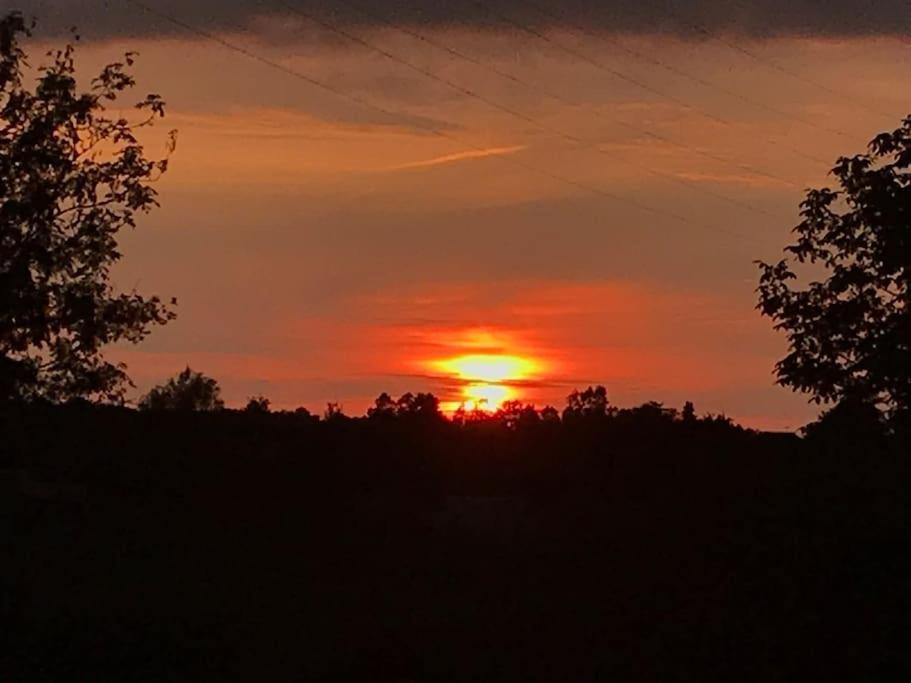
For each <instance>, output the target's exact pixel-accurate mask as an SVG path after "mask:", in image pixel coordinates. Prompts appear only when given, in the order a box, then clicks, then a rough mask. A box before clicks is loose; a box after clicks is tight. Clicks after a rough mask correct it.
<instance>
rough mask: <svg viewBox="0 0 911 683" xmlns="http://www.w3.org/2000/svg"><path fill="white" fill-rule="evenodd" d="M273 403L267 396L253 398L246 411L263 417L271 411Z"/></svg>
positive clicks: (248, 402)
mask: <svg viewBox="0 0 911 683" xmlns="http://www.w3.org/2000/svg"><path fill="white" fill-rule="evenodd" d="M271 405H272V402H271V401H270V400H269V399H268V398H266V397H265V396H251V397H250V400H249V401H247V405H246V407H245V408H244V410H245V411H246V412H248V413H254V414H259V415H263V414H265V413H268V412H269V411H270V407H271Z"/></svg>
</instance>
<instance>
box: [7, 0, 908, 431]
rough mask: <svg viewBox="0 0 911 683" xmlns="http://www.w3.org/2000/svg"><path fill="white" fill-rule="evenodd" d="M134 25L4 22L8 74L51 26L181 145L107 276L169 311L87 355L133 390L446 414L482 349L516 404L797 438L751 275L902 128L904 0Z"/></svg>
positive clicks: (177, 11) (165, 19)
mask: <svg viewBox="0 0 911 683" xmlns="http://www.w3.org/2000/svg"><path fill="white" fill-rule="evenodd" d="M141 4H144V5H146V6H147V7H148V8H149V9H151V10H152V11H151V12H150V11H148V10H144V9H143V8H142V7H141V6H140V4H134V3H133V2H130V1H129V0H117V1H116V2H103V1H102V0H69V1H67V0H35V1H33V2H26V3H25V5H24V6H23V7H22V9H23V10H24V11H25V12H26V13H28V14H33V15H34V16H35V17H36V18H37V19H38V20H39V27H38V31H37V33H36V37H35V39H34V42H33V43H32V46H31V48H30V52H31V54H32V55H33V58H32V62H33V63H34V62H36V61H37V54H39V51H40V50H43V49H44V48H46V47H49V46H50V45H52V44H56V43H59V42H60V41H62V40H65V32H64V30H63V29H64V28H65V27H67V26H69V25H76V26H78V28H79V30H80V33H81V35H82V41H81V48H80V52H79V64H80V69H82V70H83V72H84V73H85V74H86V75H89V74H91V73H92V72H94V71H97V70H98V69H99V68H100V66H101V65H103V64H104V63H106V62H109V61H113V60H116V59H118V58H119V57H120V55H121V54H122V53H123V52H125V51H127V50H136V51H137V52H139V53H140V57H139V61H138V63H137V72H136V73H137V76H138V80H139V87H138V91H139V92H137V93H136V97H137V99H138V97H139V96H140V94H144V93H145V92H149V91H152V92H157V93H160V94H161V95H162V96H163V97H164V98H165V99H166V101H167V102H168V104H169V109H168V116H167V118H166V119H165V120H164V122H163V123H162V124H161V125H160V126H159V127H158V128H156V129H155V131H153V132H154V133H155V134H154V135H152V136H150V137H148V145H149V149H150V151H155V150H156V149H158V148H159V147H160V149H161V150H162V151H163V150H164V146H165V134H166V132H167V131H168V130H169V129H170V128H176V129H178V131H179V143H178V148H177V151H176V153H175V154H174V156H173V158H172V164H171V170H170V171H169V173H168V174H167V175H166V176H165V178H164V179H163V180H162V181H161V182H160V184H159V187H158V189H159V191H160V200H161V203H162V208H161V209H160V210H158V211H156V212H155V213H153V214H152V215H150V216H148V217H146V218H144V219H143V220H142V221H141V222H140V229H139V230H137V231H136V232H135V233H133V234H130V235H127V236H126V237H125V242H124V253H125V259H124V261H123V264H122V266H121V267H120V268H119V270H118V271H117V274H116V281H117V285H118V287H120V288H122V289H132V288H134V287H136V288H137V289H138V290H139V291H141V292H144V293H156V294H159V295H161V296H162V297H171V296H176V297H177V298H178V300H179V308H178V313H179V318H178V319H177V320H176V321H175V322H173V323H171V324H169V325H168V326H167V327H165V328H162V329H159V330H157V331H156V332H155V333H154V334H153V335H152V336H151V337H149V339H148V340H147V341H146V342H145V343H143V344H142V345H140V346H137V347H133V346H126V347H120V348H118V349H116V351H115V352H114V353H113V354H112V355H113V356H114V357H116V358H118V359H121V360H124V361H126V362H127V363H128V364H129V368H130V374H131V375H132V377H133V379H134V381H135V382H136V384H137V394H138V392H141V391H144V390H146V389H148V388H149V387H150V386H151V385H152V384H155V383H159V382H161V381H162V380H164V379H166V378H167V377H168V376H171V375H173V374H175V373H176V372H177V371H179V370H181V369H182V368H183V367H184V366H185V365H187V364H189V365H190V366H191V367H192V368H194V369H196V370H200V371H202V372H205V373H206V374H208V375H211V376H213V377H215V378H217V379H218V380H219V382H220V384H221V385H222V387H223V392H224V397H225V399H226V401H227V403H228V404H229V405H237V404H242V403H244V402H245V401H246V399H247V398H248V397H249V396H251V395H253V394H263V395H266V396H267V397H269V398H270V399H271V400H272V402H273V404H274V405H275V406H276V407H281V408H294V407H296V406H299V405H304V406H306V407H308V408H310V409H311V410H314V411H320V410H321V409H322V407H323V406H324V404H325V403H326V402H327V401H336V402H339V403H341V404H342V405H343V406H344V409H345V411H346V412H348V413H350V414H358V413H361V412H363V410H364V409H365V408H366V407H367V405H368V404H369V403H371V402H372V400H373V398H374V397H376V396H377V394H379V393H380V392H381V391H387V392H389V393H392V394H395V395H398V394H399V393H402V392H404V391H407V390H411V391H433V392H434V393H436V394H437V395H438V396H440V398H441V399H442V400H443V401H445V402H447V404H452V403H454V402H458V401H460V400H462V399H464V398H465V386H466V385H468V386H470V385H472V384H477V380H478V378H477V377H473V376H472V372H471V369H470V368H471V367H472V362H473V361H472V360H471V359H472V358H474V359H475V361H474V362H476V361H477V357H479V356H482V357H484V358H486V359H488V360H489V359H490V358H491V357H493V358H502V357H503V356H507V357H510V358H512V359H513V360H506V361H502V362H501V363H500V365H495V367H497V368H499V370H503V371H504V372H499V370H497V372H494V374H498V373H499V374H502V375H504V376H503V377H499V376H498V377H496V378H493V377H491V378H481V379H489V380H491V381H494V382H500V381H501V380H502V381H505V383H506V385H508V390H509V392H510V396H513V397H516V398H520V399H522V400H525V401H529V402H533V403H535V404H537V405H539V406H542V405H545V404H548V403H549V404H553V405H557V406H560V407H562V405H563V403H564V398H565V396H566V394H567V393H569V391H570V390H571V389H572V388H574V387H584V386H587V385H588V384H594V383H600V384H604V385H605V386H607V388H608V392H609V396H610V397H611V400H612V401H613V402H614V403H617V404H620V405H632V404H636V403H641V402H643V401H646V400H658V401H662V402H664V403H665V404H668V405H671V406H675V407H679V406H680V405H681V404H682V403H683V401H684V400H687V399H689V400H692V401H694V402H695V404H696V407H697V410H698V411H699V412H707V411H711V412H724V413H726V414H728V415H730V416H732V417H734V418H735V419H737V420H740V421H742V422H744V423H745V424H748V425H751V426H756V427H767V428H776V429H781V428H790V429H793V428H797V427H799V426H801V425H802V424H804V423H805V422H807V421H808V420H809V419H812V417H813V416H814V415H815V411H816V409H815V408H814V407H813V406H810V405H808V404H807V402H806V399H805V397H802V396H795V395H793V394H791V393H790V392H789V391H788V390H785V389H782V388H779V387H776V386H775V385H774V380H773V376H772V367H773V364H774V362H775V361H776V360H777V359H778V358H780V357H781V356H782V354H783V353H784V349H785V346H784V341H783V339H782V338H781V337H780V336H779V335H777V334H775V333H774V332H773V331H772V330H771V324H770V322H769V321H768V320H764V319H762V318H760V317H759V315H758V313H757V312H756V311H755V310H754V305H755V299H756V297H755V293H754V290H755V287H756V281H757V271H756V268H755V266H754V265H753V263H752V262H753V261H754V260H756V259H764V260H772V259H777V258H778V256H779V254H780V250H781V248H782V247H783V246H784V245H785V244H787V240H788V233H789V230H790V228H791V227H792V226H793V225H794V224H795V223H796V221H797V211H798V205H799V202H800V200H801V199H802V196H803V194H804V191H805V189H806V188H808V187H815V186H821V185H824V184H825V183H827V182H830V181H829V180H828V179H827V171H828V169H829V168H830V167H831V165H832V163H833V162H834V160H835V159H836V157H838V156H839V155H841V154H853V153H858V152H861V151H862V150H863V148H864V146H865V144H866V142H867V141H868V140H869V139H870V138H871V137H872V136H873V135H874V134H876V133H877V132H880V131H882V130H887V129H891V128H894V127H895V126H897V125H898V123H899V121H900V119H901V118H902V117H903V116H904V115H906V114H907V113H908V112H909V104H908V101H907V100H908V90H907V71H908V67H909V61H911V40H909V39H908V38H907V37H905V35H906V34H907V30H908V29H909V28H911V4H908V3H904V2H888V1H886V2H880V1H877V2H872V1H870V2H823V1H822V0H814V1H811V0H803V1H802V2H801V1H799V0H793V1H791V2H784V1H780V2H778V1H775V2H760V1H759V0H701V1H699V2H684V1H683V0H675V1H672V0H643V1H642V2H630V1H626V2H619V1H616V0H615V1H607V2H594V1H590V2H586V1H584V0H577V1H575V2H568V3H566V2H559V3H558V2H556V1H555V0H540V3H539V0H534V2H527V1H526V0H488V1H485V2H483V3H476V2H473V1H471V0H454V1H453V2H446V3H434V4H433V5H431V3H430V1H429V0H394V1H392V2H380V1H379V0H351V2H350V3H349V2H348V0H345V2H341V1H340V0H325V2H309V1H306V0H288V1H287V2H277V1H273V0H263V1H261V2H256V1H252V0H251V1H247V2H239V1H231V0H227V1H224V0H223V1H221V2H216V1H215V0H211V1H207V2H192V1H187V0H184V1H183V2H178V0H143V3H141ZM169 19H170V20H169ZM387 22H388V23H387ZM402 29H404V30H402ZM371 46H372V47H371ZM460 357H463V361H465V359H464V357H468V361H467V363H468V365H467V366H466V365H465V362H462V364H461V365H459V363H458V362H456V363H455V364H453V359H457V358H460ZM504 363H505V364H504ZM488 366H489V364H488ZM465 367H468V368H469V370H468V371H465V370H464V368H465ZM460 368H461V371H460Z"/></svg>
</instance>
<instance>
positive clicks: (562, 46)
mask: <svg viewBox="0 0 911 683" xmlns="http://www.w3.org/2000/svg"><path fill="white" fill-rule="evenodd" d="M474 4H475V5H477V6H478V7H480V8H482V9H483V10H484V11H485V12H487V13H489V14H491V15H492V16H494V17H496V18H497V19H499V20H500V21H502V22H504V23H507V24H509V25H510V26H513V27H514V28H516V29H518V30H519V31H522V32H523V33H527V34H529V35H531V36H534V37H535V38H537V39H539V40H542V41H544V42H545V43H548V44H549V45H552V46H553V47H555V48H557V49H558V50H560V51H562V52H564V53H566V54H568V55H571V56H573V57H574V58H576V59H578V60H580V61H583V62H585V63H586V64H589V65H591V66H593V67H595V68H596V69H599V70H601V71H604V72H606V73H609V74H611V75H612V76H614V77H616V78H619V79H620V80H622V81H625V82H627V83H631V84H632V85H635V86H636V87H638V88H640V89H642V90H644V91H646V92H649V93H651V94H653V95H656V96H657V97H660V98H661V99H665V100H668V101H669V102H673V103H674V104H676V105H678V106H679V107H682V108H684V109H686V110H688V111H692V112H695V113H697V114H699V115H701V116H703V117H705V118H707V119H709V120H711V121H715V122H716V123H720V124H721V125H723V126H726V127H734V126H735V124H734V122H733V121H731V120H729V119H726V118H724V117H722V116H718V115H717V114H713V113H712V112H709V111H706V110H705V109H701V108H699V107H697V106H695V105H693V104H690V103H689V102H686V101H685V100H682V99H680V98H679V97H675V96H673V95H669V94H667V93H665V92H662V91H661V90H658V89H657V88H654V87H652V86H650V85H648V84H647V83H644V82H643V81H640V80H639V79H637V78H633V77H632V76H628V75H627V74H625V73H623V72H622V71H618V70H617V69H615V68H613V67H611V66H608V65H607V64H605V63H603V62H601V61H599V60H596V59H593V58H592V57H589V56H588V55H586V54H585V53H584V52H580V51H579V50H576V49H574V48H572V47H569V46H567V45H565V44H564V43H562V42H560V41H558V40H556V39H554V38H551V37H550V36H548V35H546V34H544V33H542V32H541V31H538V30H537V29H535V28H533V27H531V26H528V25H526V24H524V23H522V22H521V21H518V20H517V19H513V18H512V17H510V16H508V15H506V14H503V13H502V12H499V11H497V10H495V9H493V8H492V7H490V6H489V5H487V4H484V3H482V2H479V1H478V0H476V1H475V3H474ZM766 141H767V142H768V143H769V144H770V145H776V146H779V145H780V146H782V147H783V148H784V149H787V150H789V151H790V152H791V153H792V154H795V155H796V156H799V157H801V158H803V159H806V160H808V161H812V162H813V163H817V164H825V165H828V164H829V162H828V161H826V160H825V159H820V158H819V157H816V156H813V155H811V154H807V153H805V152H801V151H800V150H797V149H794V148H792V147H788V146H786V145H784V144H783V143H781V142H779V141H777V140H775V139H774V138H767V139H766Z"/></svg>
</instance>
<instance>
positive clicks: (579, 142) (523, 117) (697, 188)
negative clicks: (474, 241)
mask: <svg viewBox="0 0 911 683" xmlns="http://www.w3.org/2000/svg"><path fill="white" fill-rule="evenodd" d="M279 2H280V4H281V5H283V6H284V7H286V8H288V9H289V10H290V11H292V12H294V13H296V14H299V15H300V16H302V17H304V18H306V19H308V20H310V21H312V22H314V23H316V24H318V25H320V26H322V27H324V28H326V29H327V30H329V31H332V32H333V33H335V34H336V35H340V36H342V37H344V38H347V39H349V40H351V41H353V42H355V43H357V44H358V45H361V46H363V47H366V48H367V49H369V50H372V51H374V52H376V53H378V54H381V55H383V56H384V57H386V58H388V59H390V60H392V61H394V62H395V63H397V64H401V65H402V66H405V67H407V68H409V69H411V70H412V71H415V72H416V73H418V74H420V75H422V76H425V77H427V78H429V79H431V80H433V81H436V82H438V83H442V84H443V85H445V86H447V87H449V88H451V89H452V90H454V91H455V92H457V93H460V94H462V95H465V96H466V97H469V98H472V99H476V100H478V101H480V102H482V103H484V104H486V105H488V106H490V107H492V108H493V109H496V110H497V111H500V112H503V113H505V114H508V115H510V116H513V117H515V118H517V119H519V120H520V121H523V122H525V123H529V124H531V125H533V126H535V127H536V128H538V129H539V130H542V131H544V132H546V133H549V134H551V135H554V136H556V137H559V138H562V139H563V140H566V141H567V142H569V143H570V144H572V145H575V146H577V147H581V148H583V149H591V150H593V151H595V152H598V153H599V154H607V152H606V151H605V150H603V149H601V148H600V147H599V146H598V145H596V144H592V143H591V142H589V141H586V140H583V139H582V138H579V137H577V136H576V135H574V134H572V133H567V132H566V131H563V130H561V129H559V128H555V127H553V126H549V125H547V124H544V123H541V122H540V121H538V120H537V119H535V118H533V117H531V116H528V115H527V114H524V113H523V112H520V111H518V110H516V109H513V108H512V107H508V106H505V105H502V104H500V103H499V102H496V101H495V100H491V99H490V98H488V97H485V96H484V95H481V94H479V93H477V92H475V91H474V90H471V89H470V88H466V87H464V86H461V85H459V84H458V83H455V82H454V81H451V80H449V79H448V78H445V77H443V76H440V75H438V74H436V73H435V72H433V71H430V70H429V69H425V68H423V67H421V66H418V65H416V64H415V63H414V62H412V61H410V60H408V59H405V58H404V57H401V56H399V55H397V54H395V53H393V52H389V51H388V50H386V49H385V48H383V47H380V46H378V45H376V44H375V43H372V42H370V41H368V40H365V39H364V38H362V37H360V36H357V35H355V34H353V33H351V32H350V31H346V30H345V29H343V28H341V27H339V26H338V25H336V24H333V23H332V22H329V21H326V20H324V19H321V18H319V17H317V16H315V15H313V14H312V13H310V12H305V11H304V10H302V9H300V8H298V7H296V6H295V5H292V4H291V3H288V2H285V1H284V0H279ZM343 4H346V5H348V3H343ZM348 6H349V7H352V5H348ZM354 9H355V10H357V8H356V7H354ZM364 14H365V15H366V14H367V13H366V12H365V13H364ZM617 160H618V161H620V162H621V163H625V164H627V165H629V166H634V167H636V168H640V169H642V170H644V171H646V172H647V173H651V174H652V175H655V176H658V177H661V178H665V179H667V180H669V181H671V182H673V183H676V184H678V185H682V186H683V187H686V188H688V189H690V190H692V191H694V192H699V193H701V194H704V195H707V196H710V197H713V198H715V199H720V200H722V201H725V202H728V203H729V204H733V205H734V206H738V207H740V208H742V209H746V210H748V211H753V212H755V213H759V214H762V215H764V216H767V217H770V218H777V217H776V216H775V215H774V214H771V213H769V212H768V211H766V210H765V209H761V208H758V207H755V206H753V205H752V204H749V203H748V202H743V201H740V200H739V199H734V198H733V197H728V196H727V195H725V194H722V193H720V192H715V191H713V190H710V189H708V188H706V187H703V186H702V185H698V184H695V183H692V182H689V181H687V180H685V179H683V178H679V177H677V176H674V175H672V174H669V173H664V172H663V171H658V170H655V169H653V168H650V167H648V166H646V165H644V164H640V163H637V162H635V161H630V160H628V159H617Z"/></svg>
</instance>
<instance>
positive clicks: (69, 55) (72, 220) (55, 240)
mask: <svg viewBox="0 0 911 683" xmlns="http://www.w3.org/2000/svg"><path fill="white" fill-rule="evenodd" d="M29 35H30V27H29V26H28V25H27V24H26V22H25V21H24V20H23V18H22V16H21V15H20V14H18V13H12V14H9V15H7V16H6V17H5V18H2V19H0V399H10V398H12V399H23V398H24V399H30V398H36V397H43V398H47V399H49V400H52V401H60V400H67V399H71V398H77V397H81V398H93V399H103V400H112V401H120V400H122V399H123V396H124V391H125V387H126V386H127V385H128V382H129V380H128V377H127V375H126V368H125V367H124V366H123V365H122V364H113V363H110V362H108V361H106V360H105V358H104V356H103V354H102V349H103V347H104V346H106V345H108V344H111V343H113V342H117V341H129V342H133V343H137V342H139V341H140V340H142V339H143V338H144V337H145V336H146V335H147V334H148V333H149V332H150V330H151V328H152V327H153V326H156V325H163V324H165V323H167V322H168V321H169V320H171V319H172V318H173V317H174V312H173V308H172V306H173V305H174V304H176V301H175V300H173V299H172V300H171V305H166V304H165V303H163V302H162V301H161V300H160V299H159V298H158V297H154V296H153V297H150V298H145V297H143V296H141V295H140V294H138V293H136V292H135V291H133V292H128V293H117V292H116V291H115V290H114V287H113V285H112V282H111V270H112V267H113V266H114V265H115V264H116V263H117V262H118V261H119V260H120V258H121V253H120V251H119V248H118V236H119V233H120V232H121V231H122V230H123V229H124V228H133V227H135V226H136V216H137V214H142V213H147V212H149V211H150V210H151V209H153V208H154V207H155V206H157V201H156V191H155V189H154V188H153V187H152V183H153V182H154V181H155V180H156V179H157V178H158V177H159V176H160V175H161V174H162V173H164V172H165V171H166V170H167V158H164V159H161V160H153V159H150V158H148V157H147V156H146V152H145V149H144V148H143V146H142V144H141V143H140V141H139V138H138V134H139V131H140V130H141V129H144V128H146V127H149V126H151V125H152V124H153V122H154V121H155V120H156V119H158V118H161V117H163V116H164V111H165V110H164V103H163V101H162V100H161V98H160V97H159V96H158V95H148V96H146V97H145V98H144V99H142V100H141V101H140V102H139V103H138V104H136V105H135V109H134V112H135V113H136V115H135V117H134V119H133V120H131V119H129V118H127V117H126V116H122V115H118V116H110V115H108V113H107V110H108V109H109V108H111V107H112V106H113V105H114V104H115V103H117V105H118V107H120V106H121V105H120V102H119V100H120V99H121V98H122V96H124V95H125V94H126V93H127V92H128V91H129V90H131V89H132V88H133V86H134V85H135V81H134V79H133V76H132V75H131V73H130V68H131V67H132V66H133V60H134V55H133V54H127V55H126V56H125V58H124V60H123V61H122V62H115V63H112V64H109V65H108V66H106V67H105V68H104V69H102V71H101V73H100V74H98V75H97V76H96V77H95V78H94V79H92V80H91V82H90V85H89V87H88V90H86V91H84V92H82V91H80V90H79V88H78V86H77V77H76V76H77V75H76V65H75V61H74V47H73V46H72V45H68V46H67V47H65V48H63V49H60V50H57V51H53V52H50V53H48V58H49V60H50V61H49V63H48V64H47V65H44V66H41V67H39V68H38V69H37V71H36V72H35V75H36V76H37V79H36V80H35V81H34V83H33V84H32V85H28V84H27V82H30V78H29V76H31V75H32V71H31V70H30V67H29V65H28V63H27V61H26V54H25V52H24V51H23V49H22V47H21V45H20V43H21V39H22V38H24V37H28V36H29ZM168 140H169V141H168V145H167V152H166V153H165V156H167V154H169V153H170V151H171V150H173V148H174V140H175V138H174V134H173V132H172V133H171V135H170V136H169V139H168Z"/></svg>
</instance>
